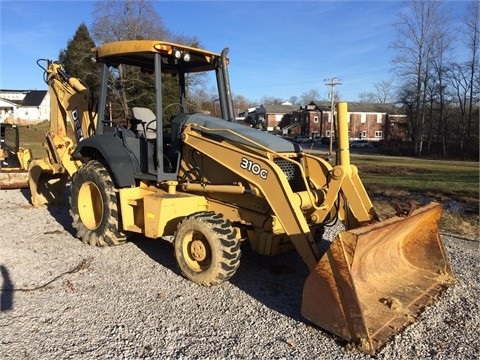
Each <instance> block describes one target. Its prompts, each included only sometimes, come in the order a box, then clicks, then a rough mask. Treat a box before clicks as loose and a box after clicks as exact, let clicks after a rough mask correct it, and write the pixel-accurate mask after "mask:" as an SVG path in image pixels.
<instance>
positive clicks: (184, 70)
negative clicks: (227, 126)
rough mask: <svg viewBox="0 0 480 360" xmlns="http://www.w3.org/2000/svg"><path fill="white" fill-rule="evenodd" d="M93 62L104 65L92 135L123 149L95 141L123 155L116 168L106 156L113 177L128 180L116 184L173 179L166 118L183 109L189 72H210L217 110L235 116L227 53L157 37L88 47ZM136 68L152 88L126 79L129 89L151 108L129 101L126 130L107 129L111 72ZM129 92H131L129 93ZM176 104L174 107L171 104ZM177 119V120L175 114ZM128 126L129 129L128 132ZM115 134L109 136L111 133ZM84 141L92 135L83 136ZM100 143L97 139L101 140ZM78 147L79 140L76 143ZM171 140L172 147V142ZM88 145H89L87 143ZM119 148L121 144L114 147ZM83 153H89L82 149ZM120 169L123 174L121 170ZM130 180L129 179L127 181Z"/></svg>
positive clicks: (175, 159) (174, 158) (174, 156)
mask: <svg viewBox="0 0 480 360" xmlns="http://www.w3.org/2000/svg"><path fill="white" fill-rule="evenodd" d="M92 51H93V53H94V54H95V56H96V59H97V62H99V63H101V64H103V66H102V75H101V87H100V89H101V90H100V96H99V104H98V106H99V107H98V108H99V110H100V111H98V122H97V129H96V135H95V136H102V135H105V136H106V137H108V141H109V142H113V141H117V142H118V143H119V144H121V145H122V147H123V148H124V149H122V150H121V151H120V153H119V152H117V153H115V154H110V155H109V154H104V153H103V152H105V153H106V152H110V151H112V152H113V151H114V150H113V148H114V146H108V145H106V143H105V142H104V140H107V138H106V137H105V138H104V139H103V140H96V141H97V142H98V143H99V145H98V148H99V149H100V150H99V151H100V152H101V153H102V154H101V155H102V156H104V157H105V156H110V158H115V159H117V158H119V157H124V158H125V160H124V161H122V162H121V163H122V164H123V165H122V167H121V170H120V165H117V164H119V163H120V162H119V161H118V160H116V161H110V162H109V163H110V164H111V166H112V167H115V166H118V169H115V168H113V169H111V170H112V173H113V174H114V177H115V178H116V179H117V180H118V179H120V178H121V179H130V180H123V181H117V185H120V184H122V185H134V184H135V183H137V181H138V180H142V179H143V180H144V179H147V180H154V181H156V182H158V183H160V182H164V181H169V180H177V174H178V167H179V165H180V151H181V141H180V139H175V144H173V141H174V139H171V137H170V135H171V131H169V126H170V124H171V120H173V119H174V118H176V117H177V116H181V115H186V114H187V111H186V109H187V101H186V92H187V83H188V82H189V81H191V79H192V77H191V74H195V73H205V72H210V73H213V74H215V77H216V81H217V88H218V96H219V99H218V100H219V102H218V103H219V104H220V112H221V117H222V118H223V120H226V121H234V119H235V115H234V111H233V104H232V99H231V91H230V85H229V80H228V73H227V64H228V59H227V52H228V49H225V50H224V51H223V52H222V53H221V54H217V53H213V52H209V51H205V50H202V49H198V48H193V47H188V46H184V45H180V44H174V43H169V42H164V41H156V40H128V41H118V42H112V43H107V44H104V45H100V46H98V47H96V48H94V49H92ZM120 66H121V70H122V73H126V72H131V73H136V74H137V78H138V79H140V80H141V81H142V83H150V84H151V86H150V88H151V89H152V91H153V94H152V93H148V94H145V93H142V92H141V91H137V88H136V86H138V85H137V84H138V83H137V84H136V83H130V84H126V85H128V86H129V89H130V90H129V91H130V93H131V94H132V93H133V94H135V96H136V97H138V96H144V97H143V100H142V99H140V100H139V101H138V103H142V105H143V104H146V103H149V102H151V100H152V98H153V99H154V102H153V103H152V105H151V108H149V107H145V106H142V105H136V104H132V105H133V106H132V105H131V106H132V107H131V110H132V119H131V121H130V129H129V130H128V129H121V128H120V127H118V126H116V129H113V131H112V129H108V128H107V124H108V123H109V121H107V120H106V119H105V112H104V111H102V110H101V109H106V108H107V106H106V105H107V103H108V102H109V101H111V99H114V97H115V96H117V98H118V95H116V94H114V93H113V92H112V89H115V88H116V84H114V83H109V79H111V78H112V76H111V74H112V72H113V73H115V72H119V71H118V70H117V69H119V67H120ZM138 88H139V90H143V91H145V89H146V87H145V86H143V85H142V86H141V87H140V86H138ZM132 97H133V96H132ZM173 106H175V107H173ZM177 122H178V119H177ZM130 130H131V131H130ZM112 137H113V138H115V139H117V140H115V139H111V138H112ZM86 141H87V143H86V145H85V146H89V144H88V143H89V142H95V140H93V139H92V140H89V139H86ZM100 143H101V144H100ZM79 145H80V147H79V149H78V151H79V152H81V151H82V150H81V149H82V147H83V146H82V144H79ZM173 145H175V146H173ZM91 147H93V146H91ZM115 148H116V149H120V147H118V148H117V147H115ZM85 152H86V153H87V155H85V156H88V155H90V153H89V152H88V150H86V151H85ZM126 163H131V168H132V170H131V172H132V173H133V175H132V176H129V175H128V174H126V175H124V173H125V166H126V165H125V164H126ZM120 173H122V174H120ZM132 182H133V183H132Z"/></svg>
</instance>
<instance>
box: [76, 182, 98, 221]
mask: <svg viewBox="0 0 480 360" xmlns="http://www.w3.org/2000/svg"><path fill="white" fill-rule="evenodd" d="M78 213H79V215H80V219H81V220H82V223H83V224H84V225H85V226H86V227H87V228H88V229H90V230H95V229H97V228H98V227H99V226H100V224H101V223H102V220H103V199H102V193H101V192H100V189H99V188H98V186H97V185H96V184H95V183H93V182H91V181H87V182H85V183H83V184H82V186H81V188H80V191H79V193H78Z"/></svg>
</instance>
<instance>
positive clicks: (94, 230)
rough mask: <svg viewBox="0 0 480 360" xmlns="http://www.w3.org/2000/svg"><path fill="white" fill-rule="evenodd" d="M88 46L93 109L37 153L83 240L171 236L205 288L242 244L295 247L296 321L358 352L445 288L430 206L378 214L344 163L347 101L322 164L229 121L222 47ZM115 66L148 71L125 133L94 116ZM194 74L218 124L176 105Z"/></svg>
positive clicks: (435, 212) (189, 273)
mask: <svg viewBox="0 0 480 360" xmlns="http://www.w3.org/2000/svg"><path fill="white" fill-rule="evenodd" d="M93 53H94V55H95V57H96V59H97V62H98V63H99V64H101V66H102V76H101V87H100V88H101V92H100V96H99V100H98V111H97V113H96V117H95V116H84V117H83V118H82V119H88V121H89V126H90V125H92V126H94V125H95V126H94V131H93V132H91V133H89V132H88V131H87V130H86V127H85V126H83V121H82V122H80V124H82V126H81V128H82V130H81V131H79V133H80V135H81V136H79V137H78V142H77V145H76V147H72V146H70V145H71V144H70V143H69V144H68V146H66V149H68V151H65V152H64V153H63V155H61V154H58V155H55V156H54V154H56V153H58V152H59V151H58V150H59V146H58V145H57V144H64V143H65V140H63V141H59V142H57V141H56V140H55V139H56V138H55V137H53V140H52V141H51V143H52V145H51V148H55V149H56V150H57V151H56V152H55V151H50V153H49V158H50V159H51V160H53V159H54V160H55V161H51V162H53V163H55V164H58V168H55V169H51V168H48V167H45V166H43V165H40V169H41V170H42V171H43V170H44V169H47V170H48V171H49V172H50V173H54V172H55V171H57V172H60V171H58V169H59V168H64V169H65V170H66V173H68V175H69V176H71V177H72V183H71V189H70V193H71V196H70V213H71V215H72V218H73V227H74V228H75V229H76V231H77V236H78V237H79V238H80V239H82V241H83V242H84V243H87V244H91V245H96V246H108V245H117V244H122V243H124V242H125V241H126V240H127V235H128V234H129V233H140V234H143V235H144V236H146V237H147V238H151V239H159V238H162V237H167V236H170V238H173V248H174V254H175V258H176V261H177V264H178V266H179V268H180V270H181V273H182V274H183V275H184V276H185V277H186V278H188V279H190V280H192V281H194V282H196V283H198V284H201V285H204V286H211V285H217V284H221V283H222V282H224V281H227V280H228V279H229V278H230V277H232V276H233V275H234V274H235V272H236V270H237V269H238V267H239V265H240V254H241V246H240V245H241V242H243V241H244V242H248V243H249V244H250V246H251V247H252V248H253V249H254V250H255V251H257V252H258V253H260V254H264V255H275V254H278V253H281V252H284V251H289V250H292V249H295V250H296V251H297V252H298V254H299V255H300V256H301V258H302V259H303V261H304V263H305V264H306V266H307V267H308V269H309V270H310V275H309V276H308V278H307V280H306V282H305V285H304V291H303V300H302V309H301V312H302V314H303V316H304V317H305V318H306V319H308V320H309V321H311V322H313V323H314V324H316V325H318V326H320V327H321V328H323V329H325V330H327V331H329V332H331V333H333V334H336V335H338V336H340V337H342V338H344V339H346V340H348V341H349V342H351V343H352V344H355V345H356V346H358V348H359V349H361V350H362V351H364V352H366V353H369V354H375V352H376V351H377V350H378V349H379V348H380V347H381V346H382V345H383V344H385V343H386V342H387V341H388V340H389V339H390V338H391V337H392V336H393V335H394V334H396V333H398V332H399V331H401V330H402V329H403V328H404V327H405V326H407V325H408V324H409V323H411V322H413V321H414V320H415V318H416V316H417V315H418V314H419V312H420V311H421V310H422V309H423V308H424V307H425V305H427V304H430V303H431V302H433V300H434V298H435V297H436V296H437V294H438V293H440V292H441V290H442V289H443V288H445V287H447V286H449V285H450V284H452V283H453V282H454V275H453V274H452V271H451V269H450V265H449V262H448V259H447V256H446V254H445V250H444V247H443V244H442V242H441V240H440V237H439V232H438V221H439V217H440V214H441V206H440V205H439V204H436V203H432V204H430V205H427V206H424V207H420V208H418V209H416V210H413V211H412V212H411V213H410V214H408V215H407V216H396V217H393V218H389V219H387V220H382V221H380V220H379V219H378V216H377V215H376V213H375V211H374V208H373V206H372V202H371V200H370V199H369V196H368V194H367V193H366V191H365V189H364V186H363V185H362V182H361V180H360V178H359V175H358V171H357V168H356V167H355V166H354V165H351V164H350V156H349V148H348V130H347V104H346V103H340V104H338V108H337V115H338V129H337V131H338V134H339V137H338V144H339V145H338V147H339V149H338V151H339V161H338V164H336V165H331V164H330V163H329V162H327V161H325V160H323V159H321V158H319V157H317V156H314V155H311V154H307V153H304V152H303V151H302V150H301V148H300V147H299V145H298V144H294V143H291V142H289V141H286V140H284V139H282V138H281V137H278V136H274V135H270V134H267V133H265V132H262V131H259V130H256V129H253V128H250V127H247V126H244V125H241V124H238V123H236V122H235V114H234V111H233V105H232V98H231V90H230V84H229V77H228V70H227V66H228V63H229V60H228V58H227V53H228V49H225V50H223V51H222V52H221V53H214V52H209V51H205V50H201V49H197V48H191V47H186V46H183V45H178V44H173V43H168V42H164V41H156V40H137V41H120V42H113V43H107V44H104V45H101V46H98V47H96V48H94V49H93ZM127 66H128V67H129V68H133V69H138V71H142V72H144V73H149V74H152V82H153V84H152V89H155V90H154V94H153V95H154V97H155V103H156V106H155V109H144V108H140V109H139V108H137V107H136V106H135V105H136V104H131V106H133V107H135V109H133V110H134V111H132V112H133V114H134V119H133V120H134V121H133V122H132V124H135V126H131V127H130V128H126V127H124V126H121V125H118V124H115V123H114V122H111V121H110V120H108V119H106V114H107V112H106V108H107V107H106V104H107V95H108V92H109V91H110V90H111V89H112V87H111V86H108V79H109V72H110V70H111V69H118V70H121V71H125V67H127ZM197 72H213V73H214V74H215V75H216V81H217V88H218V98H219V103H220V108H221V118H217V117H213V116H210V115H206V114H203V113H187V112H186V108H187V96H188V94H187V83H188V81H187V80H188V78H189V76H190V75H191V74H193V73H197ZM168 74H171V75H174V76H173V78H174V79H176V80H177V81H178V89H179V90H178V103H175V106H176V107H178V108H179V110H180V111H179V112H178V113H177V114H176V115H175V116H174V117H173V118H172V119H168V120H167V119H166V115H164V109H166V108H169V107H170V106H171V105H172V104H169V103H166V101H165V99H166V97H164V96H163V92H162V90H165V86H164V85H165V84H164V80H165V77H166V76H169V75H168ZM80 93H81V92H80ZM52 95H53V96H52V100H54V99H55V96H57V97H58V95H57V94H56V93H55V94H52ZM64 95H65V94H64ZM66 96H67V97H69V96H76V94H73V95H71V94H66ZM59 102H60V100H59ZM66 102H67V103H68V104H73V103H74V102H73V101H70V100H69V101H66ZM69 111H70V113H71V112H72V111H74V109H73V108H72V107H71V108H70V109H69V110H68V111H67V113H68V112H69ZM62 116H65V114H64V113H62V115H61V116H60V115H58V117H59V118H61V117H62ZM72 118H73V120H74V123H75V119H76V117H75V116H72ZM90 119H95V120H96V121H91V122H90ZM168 122H170V131H166V126H165V125H166V124H167V123H168ZM89 126H88V129H90V127H89ZM76 129H77V130H78V129H80V127H79V126H76ZM85 133H88V136H85V135H83V134H85ZM62 139H63V138H62ZM62 146H63V145H62ZM62 149H64V147H62ZM66 149H65V150H66ZM67 165H68V166H67ZM35 188H40V186H36V187H35ZM336 220H340V221H341V222H343V224H344V225H345V231H342V232H340V233H339V234H338V236H337V237H336V238H335V239H334V240H333V242H331V243H330V245H329V247H328V249H323V250H322V251H321V250H320V248H319V246H318V241H319V240H320V239H321V237H322V234H323V229H324V227H325V226H326V225H328V224H330V223H331V222H333V221H336Z"/></svg>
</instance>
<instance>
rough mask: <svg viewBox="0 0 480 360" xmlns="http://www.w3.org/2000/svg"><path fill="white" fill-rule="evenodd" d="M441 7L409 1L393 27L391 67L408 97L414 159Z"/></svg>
mask: <svg viewBox="0 0 480 360" xmlns="http://www.w3.org/2000/svg"><path fill="white" fill-rule="evenodd" d="M441 6H442V3H441V2H435V1H419V0H412V1H411V2H410V7H409V11H408V12H401V13H400V14H399V15H398V21H397V22H396V24H395V27H396V29H397V32H398V38H397V40H396V41H394V42H393V43H392V47H393V49H394V50H395V51H396V52H397V54H396V57H395V58H394V65H395V67H396V73H397V75H398V76H399V77H400V78H401V79H402V80H403V88H404V89H403V91H402V92H403V93H404V94H409V96H408V97H407V98H408V99H409V104H408V106H409V108H410V109H411V112H410V116H409V120H410V129H411V136H412V140H413V142H414V155H416V156H420V155H421V154H422V145H423V137H424V135H425V131H426V128H427V126H426V125H427V124H426V121H427V110H428V99H427V85H428V83H429V81H430V68H431V66H432V59H433V57H434V55H435V49H436V47H437V46H438V43H439V39H441V38H442V36H443V27H444V25H445V23H446V19H445V18H444V16H443V14H442V12H441ZM406 87H408V88H406ZM412 95H413V98H412ZM404 98H406V97H404Z"/></svg>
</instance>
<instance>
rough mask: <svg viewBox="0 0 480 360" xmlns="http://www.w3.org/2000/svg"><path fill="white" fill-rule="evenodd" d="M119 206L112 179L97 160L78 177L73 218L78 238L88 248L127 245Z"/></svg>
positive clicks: (72, 198)
mask: <svg viewBox="0 0 480 360" xmlns="http://www.w3.org/2000/svg"><path fill="white" fill-rule="evenodd" d="M119 213H120V212H119V205H118V198H117V193H116V192H115V186H114V184H113V181H112V178H111V176H110V174H109V172H108V171H107V170H106V169H105V167H104V166H103V165H102V164H101V163H100V162H99V161H96V160H92V161H89V162H88V163H86V164H85V165H83V166H82V167H81V168H80V169H79V170H78V171H77V172H76V173H75V175H74V177H73V181H72V187H71V195H70V215H71V216H72V218H73V227H74V228H75V229H76V230H77V237H78V238H80V239H82V242H83V243H85V244H90V245H93V246H112V245H120V244H123V243H125V241H126V239H127V237H126V235H125V234H124V233H122V232H121V231H120V219H119Z"/></svg>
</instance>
